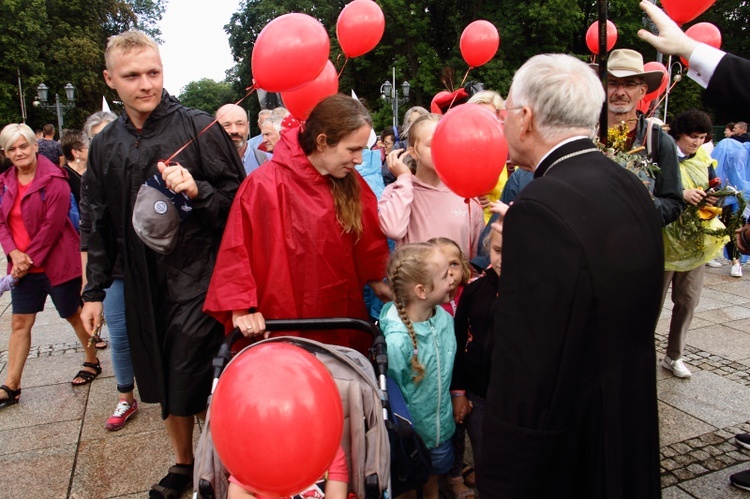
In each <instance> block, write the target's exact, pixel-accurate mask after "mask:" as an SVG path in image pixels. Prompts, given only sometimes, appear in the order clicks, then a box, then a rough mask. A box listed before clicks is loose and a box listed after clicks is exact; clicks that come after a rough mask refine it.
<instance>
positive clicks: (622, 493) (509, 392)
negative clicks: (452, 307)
mask: <svg viewBox="0 0 750 499" xmlns="http://www.w3.org/2000/svg"><path fill="white" fill-rule="evenodd" d="M592 148H594V145H593V144H592V142H591V141H589V140H587V139H581V140H576V141H573V142H570V143H567V144H565V145H563V146H561V147H559V148H558V149H556V150H554V151H553V152H552V153H551V154H550V155H549V156H548V157H547V158H545V160H544V161H543V162H542V164H540V165H539V167H538V168H537V170H536V172H535V177H536V178H535V180H534V181H533V182H531V183H530V184H529V185H528V186H526V188H525V189H524V190H523V191H522V192H521V193H520V195H519V196H518V197H517V198H516V201H515V203H514V204H513V205H512V206H511V207H510V209H509V210H508V213H507V214H506V216H505V221H504V228H503V234H504V237H503V272H502V275H501V276H500V284H499V297H498V300H497V303H496V307H495V321H494V326H493V327H494V344H495V347H494V353H493V357H492V373H491V378H490V386H489V390H488V393H487V400H486V402H487V406H486V413H485V420H484V432H483V434H484V438H485V443H484V444H483V455H482V456H481V457H480V459H479V468H478V472H477V476H478V477H479V490H480V494H481V495H482V496H483V497H502V498H516V497H518V498H534V497H570V498H577V499H578V498H588V497H591V498H603V497H605V498H633V497H638V498H648V497H659V496H660V482H659V435H658V415H657V404H656V374H655V369H656V355H655V351H654V329H655V326H656V321H657V319H658V315H659V311H660V308H661V280H662V275H663V269H664V257H663V248H662V236H661V220H660V216H659V214H658V213H657V211H656V209H655V208H654V203H653V202H652V200H651V199H650V196H649V195H648V192H647V190H646V189H645V188H644V187H643V185H642V184H641V183H640V182H639V181H638V180H637V178H636V177H635V176H634V175H633V174H631V173H629V172H627V171H626V170H625V169H623V168H622V167H620V166H618V165H616V164H615V163H613V162H611V161H610V160H608V159H607V158H605V157H604V156H603V155H602V154H601V153H600V152H599V151H597V150H595V149H594V150H593V151H590V149H592ZM586 150H589V151H588V152H585V153H583V154H580V153H581V152H584V151H586ZM576 153H579V155H577V156H574V157H568V155H570V154H576ZM566 157H567V158H566ZM558 160H560V161H559V162H558Z"/></svg>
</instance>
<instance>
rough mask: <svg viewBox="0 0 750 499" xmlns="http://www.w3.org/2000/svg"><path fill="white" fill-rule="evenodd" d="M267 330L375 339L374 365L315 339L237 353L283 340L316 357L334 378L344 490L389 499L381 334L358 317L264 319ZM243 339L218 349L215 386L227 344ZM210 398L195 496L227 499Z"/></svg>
mask: <svg viewBox="0 0 750 499" xmlns="http://www.w3.org/2000/svg"><path fill="white" fill-rule="evenodd" d="M266 329H267V330H268V331H303V330H326V329H357V330H361V331H365V332H368V333H371V334H372V335H373V337H374V339H375V340H374V342H373V343H374V346H373V351H374V357H375V365H376V367H377V369H378V378H376V376H375V371H374V369H373V365H372V364H371V363H370V361H369V360H368V359H366V358H365V357H364V356H363V355H361V354H360V353H359V352H357V351H355V350H352V349H350V348H346V347H341V346H334V345H325V344H323V343H319V342H317V341H313V340H308V339H305V338H298V337H289V336H286V337H278V338H269V339H267V340H263V341H260V342H257V343H254V344H252V345H250V346H248V347H246V348H245V349H243V350H242V351H241V352H239V353H238V354H237V357H239V355H242V353H243V352H244V351H245V350H247V349H249V348H253V347H254V346H256V345H260V344H265V343H272V342H287V343H291V344H293V345H295V346H298V347H301V348H303V349H305V350H307V351H308V352H310V353H312V354H313V355H315V356H316V357H317V358H318V359H319V360H320V361H321V362H323V364H325V366H326V367H327V368H328V370H329V371H330V372H331V374H332V375H333V378H334V380H335V381H336V385H337V387H338V389H339V394H340V395H341V402H342V405H343V408H344V436H343V438H342V441H341V446H342V447H343V448H344V451H345V453H346V456H347V462H348V465H349V475H350V481H349V490H350V492H351V493H353V494H355V495H356V497H357V498H360V499H371V498H372V499H375V498H381V497H391V495H390V491H389V487H390V443H389V434H388V431H387V430H386V424H385V421H386V420H387V419H388V412H387V407H388V400H387V392H386V389H385V386H386V378H385V374H386V372H387V362H388V357H387V355H386V353H385V342H384V340H383V336H382V334H381V333H380V330H379V329H378V328H377V326H374V325H373V324H371V323H369V322H366V321H363V320H358V319H339V318H333V319H293V320H267V321H266ZM241 338H243V336H242V334H241V333H240V331H239V330H237V329H235V330H234V331H232V333H231V334H230V335H229V336H228V337H227V339H226V341H225V343H224V344H223V345H222V346H221V348H220V349H219V354H218V355H217V356H216V358H215V359H214V362H213V367H214V383H213V388H212V393H213V391H214V389H215V388H216V385H217V383H218V381H219V377H220V376H221V373H222V372H223V370H224V368H225V367H226V366H227V365H228V363H229V362H230V361H231V360H230V359H231V358H232V353H231V347H232V345H233V344H234V343H235V342H236V341H237V340H239V339H241ZM210 404H211V396H209V409H208V412H207V414H206V421H205V424H204V428H203V433H202V434H201V437H200V441H199V443H198V448H197V451H196V455H195V465H194V477H193V484H194V485H193V486H194V494H193V497H194V498H202V499H215V498H216V499H220V498H224V497H226V495H227V488H228V472H227V470H226V468H225V467H224V466H223V465H222V463H221V461H220V460H219V457H218V455H217V454H216V452H215V450H214V445H213V441H212V438H211V407H210Z"/></svg>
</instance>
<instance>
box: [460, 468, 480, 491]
mask: <svg viewBox="0 0 750 499" xmlns="http://www.w3.org/2000/svg"><path fill="white" fill-rule="evenodd" d="M461 476H462V477H464V483H465V484H466V485H469V486H470V487H473V486H475V485H476V484H477V477H476V474H475V473H474V467H473V466H469V465H468V464H464V469H462V470H461Z"/></svg>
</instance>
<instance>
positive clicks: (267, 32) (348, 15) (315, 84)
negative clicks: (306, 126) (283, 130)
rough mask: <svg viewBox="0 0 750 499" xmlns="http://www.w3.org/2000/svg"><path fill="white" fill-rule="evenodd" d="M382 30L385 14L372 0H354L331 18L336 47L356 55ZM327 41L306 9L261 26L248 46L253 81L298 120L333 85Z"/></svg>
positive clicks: (335, 78)
mask: <svg viewBox="0 0 750 499" xmlns="http://www.w3.org/2000/svg"><path fill="white" fill-rule="evenodd" d="M384 30H385V17H384V16H383V11H382V10H381V9H380V7H379V6H378V4H377V3H375V2H373V1H372V0H354V1H353V2H351V3H349V4H348V5H346V6H345V7H344V9H343V10H342V11H341V14H339V18H338V22H337V24H336V35H337V37H338V40H339V44H340V45H341V50H342V51H343V52H344V54H345V55H346V56H347V57H358V56H360V55H362V54H365V53H367V52H369V51H370V50H372V49H373V48H375V46H376V45H377V44H378V42H380V39H381V38H382V36H383V32H384ZM330 50H331V43H330V40H329V38H328V33H327V32H326V29H325V28H324V27H323V25H322V24H321V23H320V22H319V21H318V20H316V19H315V18H313V17H311V16H308V15H307V14H300V13H292V14H285V15H283V16H279V17H277V18H276V19H274V20H273V21H271V22H270V23H268V24H267V25H266V27H265V28H263V31H261V32H260V35H258V39H257V40H256V42H255V47H254V48H253V54H252V62H251V68H252V73H253V79H254V80H255V87H256V88H262V89H263V90H266V91H269V92H281V99H282V100H283V101H284V105H285V106H286V108H287V109H289V112H291V113H292V116H294V117H295V118H297V119H298V120H301V121H304V120H306V119H307V118H308V117H309V116H310V112H311V111H312V109H313V108H314V107H315V105H316V104H317V103H318V102H320V101H321V100H323V99H324V98H325V97H327V96H329V95H333V94H335V93H336V92H338V90H339V84H338V74H337V73H336V69H335V67H334V66H333V64H332V63H331V62H330V61H329V60H328V57H329V55H330Z"/></svg>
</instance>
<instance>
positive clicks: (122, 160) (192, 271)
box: [81, 91, 245, 417]
mask: <svg viewBox="0 0 750 499" xmlns="http://www.w3.org/2000/svg"><path fill="white" fill-rule="evenodd" d="M211 122H212V118H211V116H209V115H208V114H206V113H204V112H202V111H197V110H194V109H189V108H186V107H184V106H182V105H181V104H180V103H179V102H178V101H177V99H175V98H173V97H171V96H170V95H169V94H168V93H167V92H166V91H163V93H162V98H161V102H160V103H159V105H158V106H157V107H156V109H154V111H153V112H152V113H151V115H150V116H149V117H148V119H147V120H146V122H145V123H144V124H143V128H142V129H140V130H139V129H136V128H135V126H133V123H132V122H131V121H130V119H129V118H128V116H127V115H126V114H123V115H122V116H120V118H118V119H117V120H116V121H114V122H113V123H111V124H110V125H109V126H107V127H106V128H105V129H104V130H102V131H101V132H100V133H99V134H98V135H97V136H96V137H95V138H94V140H93V141H92V143H91V147H90V149H89V167H88V170H87V171H86V174H85V175H84V176H83V185H82V188H81V192H82V193H83V195H84V196H86V197H87V198H88V199H87V201H88V203H89V214H90V217H91V227H90V234H89V238H88V265H87V276H88V284H87V286H86V289H85V290H84V293H83V297H84V300H86V301H101V300H102V299H103V298H104V293H105V292H104V290H105V289H106V288H107V287H109V285H110V284H111V282H112V278H113V267H114V262H115V259H116V258H117V255H118V254H121V255H122V258H123V266H124V268H123V279H124V282H125V308H126V320H127V324H128V337H129V339H130V349H131V353H132V356H133V367H134V368H135V377H136V380H137V382H138V389H139V391H140V394H141V398H142V399H143V401H144V402H149V403H155V402H160V403H161V404H162V416H163V417H166V416H167V415H169V414H172V415H175V416H190V415H193V414H196V413H198V412H200V411H201V410H203V409H205V407H206V397H207V396H208V392H209V391H210V387H211V359H212V358H213V356H214V354H215V353H216V351H217V350H218V346H219V344H220V343H221V340H222V338H223V334H222V332H223V331H222V326H221V325H220V324H218V323H217V322H216V321H214V320H213V319H212V318H211V317H209V316H207V315H205V314H203V313H202V308H203V301H204V299H205V296H206V291H207V289H208V283H209V281H210V279H211V272H212V270H213V266H214V262H215V259H216V253H217V252H218V248H219V243H220V241H221V235H222V233H223V231H224V225H225V222H226V218H227V215H228V213H229V208H230V207H231V204H232V199H233V198H234V194H235V193H236V191H237V189H238V188H239V185H240V182H241V181H242V179H243V178H244V177H245V170H244V167H243V166H242V162H241V161H240V158H239V156H238V154H237V149H236V148H235V147H234V144H233V143H232V141H231V139H230V138H229V136H228V135H227V133H226V132H225V131H224V129H223V128H221V126H219V125H218V124H215V123H214V124H212V125H211V126H209V124H211ZM206 127H208V128H207V129H206ZM204 129H206V131H205V133H204V134H203V135H201V136H200V137H198V138H197V139H196V140H194V141H193V142H192V143H190V144H189V145H188V146H187V147H185V149H183V150H182V151H181V152H180V153H179V154H178V155H177V156H176V158H175V159H174V160H175V161H176V162H178V163H180V164H181V165H182V166H183V167H185V168H186V169H188V170H189V171H190V173H191V175H192V176H193V178H194V179H195V182H196V184H197V186H198V196H197V197H196V198H195V199H193V200H192V207H193V209H192V212H191V214H190V215H189V216H188V217H187V218H186V219H185V220H183V221H181V222H180V228H179V230H178V233H177V245H176V247H175V249H174V251H172V252H171V253H170V254H168V255H162V254H159V253H156V252H154V251H152V250H151V249H150V248H148V247H147V246H146V245H145V244H144V243H143V242H142V241H141V240H140V238H139V237H138V236H137V235H136V233H135V231H134V229H133V224H132V221H131V219H132V214H133V206H134V204H135V200H136V196H137V194H138V190H139V189H140V187H141V186H142V185H143V184H144V182H145V181H146V179H148V178H149V177H151V176H152V175H154V174H156V173H157V172H158V168H157V166H156V164H157V162H158V161H163V160H164V159H165V158H169V157H170V155H172V154H173V153H174V152H175V151H177V150H178V149H179V148H180V147H181V146H182V145H184V144H187V143H188V142H189V141H190V140H191V139H195V138H196V137H197V135H198V134H199V133H201V131H203V130H204Z"/></svg>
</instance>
